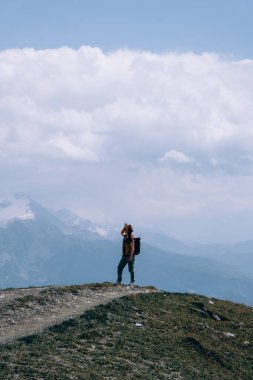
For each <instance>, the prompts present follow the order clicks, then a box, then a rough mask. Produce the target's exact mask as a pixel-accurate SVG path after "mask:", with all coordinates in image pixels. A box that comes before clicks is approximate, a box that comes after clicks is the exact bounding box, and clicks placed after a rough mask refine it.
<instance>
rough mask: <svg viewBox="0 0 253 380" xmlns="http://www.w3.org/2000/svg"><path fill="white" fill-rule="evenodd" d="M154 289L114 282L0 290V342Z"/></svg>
mask: <svg viewBox="0 0 253 380" xmlns="http://www.w3.org/2000/svg"><path fill="white" fill-rule="evenodd" d="M153 291H154V290H152V289H148V288H141V287H135V288H131V287H127V286H119V287H118V286H114V285H112V284H96V285H81V286H67V287H66V286H65V287H58V286H48V287H40V288H27V289H11V290H4V291H0V344H4V343H7V342H10V341H12V340H15V339H17V338H21V337H24V336H27V335H31V334H34V333H38V332H40V331H42V330H43V329H45V328H47V327H49V326H52V325H55V324H58V323H60V322H63V321H64V320H66V319H70V318H73V317H76V316H78V315H80V314H82V313H83V312H85V311H86V310H89V309H92V308H93V307H95V306H97V305H100V304H105V303H107V302H109V301H111V300H113V299H114V298H118V297H122V296H124V295H130V294H137V293H149V292H153Z"/></svg>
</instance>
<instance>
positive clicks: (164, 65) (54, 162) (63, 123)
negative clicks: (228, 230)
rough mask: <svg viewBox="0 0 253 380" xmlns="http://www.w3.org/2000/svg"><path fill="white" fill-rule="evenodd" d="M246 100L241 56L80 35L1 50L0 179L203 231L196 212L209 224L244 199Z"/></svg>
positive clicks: (109, 211) (251, 93)
mask: <svg viewBox="0 0 253 380" xmlns="http://www.w3.org/2000/svg"><path fill="white" fill-rule="evenodd" d="M252 104H253V61H250V60H243V61H230V60H227V59H225V58H223V57H220V56H218V55H216V54H211V53H203V54H201V55H196V54H193V53H187V54H176V53H170V52H169V53H164V54H152V53H150V52H142V51H131V50H118V51H114V52H111V53H107V54H105V53H104V52H103V51H101V50H100V49H98V48H92V47H89V46H82V47H81V48H80V49H78V50H74V49H71V48H67V47H65V48H60V49H52V50H38V51H36V50H33V49H22V50H19V49H17V50H5V51H1V52H0V114H1V120H0V175H1V178H2V179H3V183H4V185H3V188H4V190H7V191H16V190H21V191H26V192H30V193H31V194H32V195H34V196H35V197H36V196H39V197H40V198H43V199H45V201H47V202H49V203H50V202H51V203H55V204H56V206H57V205H58V204H59V205H60V203H61V202H62V203H68V205H69V206H71V207H72V208H75V209H76V210H79V212H81V213H82V214H85V215H87V216H88V217H93V218H97V219H101V220H105V219H108V218H109V219H111V220H112V221H113V220H116V221H119V220H121V219H122V218H123V219H124V218H131V220H132V221H134V222H138V223H143V224H145V223H147V224H150V223H151V224H152V223H154V225H157V226H160V227H161V226H163V228H164V229H166V231H167V232H168V233H170V232H171V233H172V234H173V233H174V234H176V235H178V236H179V235H180V228H181V232H182V235H183V236H186V237H190V236H192V237H194V238H198V234H199V238H202V237H203V238H208V236H204V235H203V231H202V232H201V231H199V232H197V230H198V227H197V226H198V223H199V224H200V225H202V222H201V223H200V222H199V221H200V220H202V219H203V217H204V216H208V219H209V217H210V215H212V217H211V219H212V220H211V221H210V222H206V225H205V230H206V229H207V226H209V227H208V228H209V230H210V231H211V230H212V228H213V225H214V223H215V220H217V219H218V218H221V219H222V220H224V218H225V217H227V216H228V215H230V214H231V212H232V213H234V214H235V215H238V213H243V212H249V210H252V209H253V197H252V196H251V193H250V187H251V185H252V174H253V138H252V137H253V128H252V122H253V107H252ZM59 193H60V194H59ZM214 209H216V210H217V212H216V213H214ZM235 218H236V216H235ZM150 219H152V221H151V220H150ZM192 220H195V221H196V225H195V229H194V228H193V227H191V232H190V233H189V234H187V231H188V227H187V226H188V224H187V223H190V221H191V225H192ZM175 221H177V223H178V227H173V226H174V225H176V224H177V223H175ZM197 221H198V222H197ZM208 223H209V224H208ZM223 223H224V222H223ZM184 224H185V226H184ZM193 225H194V223H193ZM235 226H236V223H235V225H234V227H233V228H236V227H235ZM173 228H174V230H173ZM218 230H220V228H218V227H217V231H218ZM214 233H215V228H214ZM194 234H195V235H194ZM210 234H211V232H209V233H207V235H210ZM209 237H210V236H209ZM224 237H225V235H224Z"/></svg>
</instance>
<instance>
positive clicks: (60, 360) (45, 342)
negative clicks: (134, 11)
mask: <svg viewBox="0 0 253 380" xmlns="http://www.w3.org/2000/svg"><path fill="white" fill-rule="evenodd" d="M213 302H214V304H210V303H209V302H208V299H207V298H205V297H202V296H197V295H189V294H170V293H165V292H161V293H150V294H135V295H131V296H127V297H122V298H120V299H117V300H114V301H112V302H110V303H109V304H107V305H103V306H98V307H96V308H95V309H93V310H90V311H87V312H86V313H84V314H83V315H82V316H80V317H78V318H75V319H70V320H68V321H65V322H63V323H61V324H59V325H57V326H54V327H51V328H49V329H47V330H46V331H45V332H43V333H41V334H39V335H32V336H29V337H25V338H22V339H19V340H18V341H16V342H14V343H12V344H7V345H2V346H0V357H1V365H0V378H1V379H80V380H81V379H87V380H103V379H110V380H113V379H117V380H124V379H143V380H163V379H191V380H193V379H194V380H195V379H208V380H211V379H217V380H222V379H236V380H240V379H242V380H247V379H248V380H251V379H252V378H253V349H252V347H253V314H252V311H253V310H252V308H249V307H246V306H243V305H237V304H233V303H230V302H225V301H220V300H213ZM214 314H215V315H216V316H218V317H219V319H220V320H217V319H215V318H216V317H214ZM136 322H138V323H141V324H142V327H136V325H135V323H136ZM226 332H229V333H233V334H235V337H228V336H226V335H225V334H224V333H226ZM245 342H249V343H245Z"/></svg>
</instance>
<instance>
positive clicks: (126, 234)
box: [117, 223, 135, 286]
mask: <svg viewBox="0 0 253 380" xmlns="http://www.w3.org/2000/svg"><path fill="white" fill-rule="evenodd" d="M121 235H122V236H123V246H122V258H121V260H120V262H119V265H118V280H117V284H121V281H122V272H123V269H124V268H125V266H126V265H127V264H128V270H129V272H130V276H131V282H130V286H134V259H135V257H134V239H135V237H134V235H133V227H132V226H131V224H127V223H125V225H124V227H123V228H122V230H121Z"/></svg>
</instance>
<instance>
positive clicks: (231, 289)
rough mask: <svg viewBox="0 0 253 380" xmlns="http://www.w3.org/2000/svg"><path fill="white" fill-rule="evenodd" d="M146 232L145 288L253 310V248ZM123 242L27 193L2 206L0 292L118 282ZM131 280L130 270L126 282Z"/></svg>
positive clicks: (139, 264) (141, 277) (140, 260)
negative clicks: (230, 302)
mask: <svg viewBox="0 0 253 380" xmlns="http://www.w3.org/2000/svg"><path fill="white" fill-rule="evenodd" d="M118 230H120V227H119V228H118ZM139 231H140V232H141V238H142V250H141V254H140V255H139V256H138V257H136V265H135V267H136V280H137V283H138V284H140V285H154V286H156V287H158V288H161V289H164V290H169V291H175V292H190V293H198V294H204V295H207V296H214V297H217V298H223V299H228V300H233V301H237V302H242V303H246V304H249V305H253V292H252V290H253V275H252V272H251V270H250V269H248V268H250V263H252V254H251V252H252V251H251V246H252V247H253V242H241V243H237V244H234V245H229V244H212V245H204V244H198V243H188V242H183V241H179V240H177V239H173V238H171V237H169V236H166V235H163V234H158V233H155V232H154V231H149V230H143V229H139ZM117 235H118V236H120V235H119V233H118V234H115V230H112V229H110V228H107V227H104V226H98V225H97V224H96V223H93V222H91V221H89V220H85V219H83V218H81V217H80V216H78V215H76V214H75V213H73V212H72V211H70V210H58V211H55V210H50V209H48V208H45V207H43V206H42V205H40V204H39V203H38V202H36V201H34V200H32V199H30V198H29V197H27V196H26V195H25V194H19V193H18V194H14V195H12V196H9V197H5V198H3V199H1V200H0V287H1V288H6V287H27V286H38V285H48V284H56V285H57V284H64V285H67V284H81V283H88V282H101V281H115V280H116V269H117V264H118V261H119V259H120V256H121V244H122V242H121V239H120V237H117ZM244 260H245V263H244ZM237 263H240V265H239V264H238V265H237ZM251 267H252V266H251ZM128 277H129V274H128V272H127V269H126V270H125V272H124V278H123V279H124V280H125V281H127V280H128Z"/></svg>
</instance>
